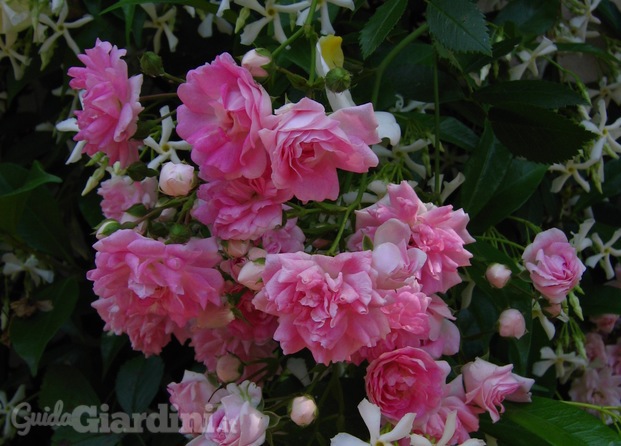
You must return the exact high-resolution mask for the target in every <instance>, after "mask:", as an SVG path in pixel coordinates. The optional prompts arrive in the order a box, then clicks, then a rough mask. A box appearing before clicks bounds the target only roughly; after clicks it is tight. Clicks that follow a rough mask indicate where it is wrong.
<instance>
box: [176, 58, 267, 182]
mask: <svg viewBox="0 0 621 446" xmlns="http://www.w3.org/2000/svg"><path fill="white" fill-rule="evenodd" d="M186 79H187V80H186V82H185V83H184V84H181V85H180V86H179V88H178V89H177V94H178V95H179V98H180V99H181V101H182V102H183V105H181V106H179V108H178V109H177V115H178V124H177V133H179V136H181V137H182V138H183V139H185V140H186V141H187V142H188V143H190V144H191V145H192V146H193V149H192V154H191V156H192V160H193V161H194V162H195V163H196V164H197V165H198V166H199V169H200V176H201V178H203V179H204V180H213V179H233V178H238V177H241V176H243V177H246V178H258V177H260V176H261V175H262V174H263V172H264V170H265V168H266V166H267V153H266V152H265V149H264V147H263V145H262V144H261V141H260V139H259V137H258V131H259V130H260V129H261V128H263V127H265V122H264V121H265V118H266V117H267V116H271V113H272V104H271V101H270V97H269V95H268V93H267V92H266V91H265V90H264V89H263V87H261V86H260V85H259V84H257V83H256V82H255V80H254V79H253V78H252V75H251V74H250V72H249V71H248V70H247V69H245V68H242V67H240V66H238V65H237V64H236V63H235V61H234V60H233V57H231V55H230V54H228V53H223V54H220V55H219V56H217V57H216V58H215V60H214V61H213V62H212V63H211V64H205V65H203V66H202V67H199V68H197V69H195V70H191V71H190V72H189V73H188V74H187V76H186Z"/></svg>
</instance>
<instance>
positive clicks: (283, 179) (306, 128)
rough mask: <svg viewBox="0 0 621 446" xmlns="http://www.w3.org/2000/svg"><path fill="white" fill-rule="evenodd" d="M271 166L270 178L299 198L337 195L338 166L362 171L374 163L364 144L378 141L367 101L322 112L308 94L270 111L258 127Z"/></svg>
mask: <svg viewBox="0 0 621 446" xmlns="http://www.w3.org/2000/svg"><path fill="white" fill-rule="evenodd" d="M259 135H260V136H261V140H262V141H263V144H264V146H265V147H266V149H267V151H268V153H269V157H270V160H271V166H272V179H273V181H274V185H275V186H276V187H277V188H279V189H287V190H289V191H291V192H292V193H293V195H295V196H296V197H297V198H299V199H300V200H301V201H303V202H307V201H309V200H316V201H322V200H325V199H330V200H336V198H337V197H338V195H339V182H338V175H337V169H342V170H346V171H349V172H357V173H362V172H366V171H368V170H369V168H371V167H375V166H376V165H377V163H378V159H377V156H376V155H375V154H374V153H373V151H372V150H371V149H370V147H369V144H374V143H378V142H379V137H378V136H377V121H376V120H375V116H374V115H373V108H372V106H371V105H370V104H367V105H362V106H358V107H351V108H349V109H342V110H339V111H338V112H335V113H333V114H332V115H330V116H326V112H325V109H324V108H323V106H322V105H321V104H320V103H318V102H315V101H313V100H312V99H309V98H303V99H301V100H300V101H299V102H297V103H295V104H286V105H284V106H282V107H281V108H279V109H278V110H276V111H275V119H273V124H272V125H271V126H270V128H266V129H263V130H261V131H260V132H259Z"/></svg>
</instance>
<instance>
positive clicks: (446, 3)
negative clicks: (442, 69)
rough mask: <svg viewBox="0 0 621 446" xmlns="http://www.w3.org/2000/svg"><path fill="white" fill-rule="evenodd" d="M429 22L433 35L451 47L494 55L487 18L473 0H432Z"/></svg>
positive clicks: (461, 50) (429, 7) (459, 50)
mask: <svg viewBox="0 0 621 446" xmlns="http://www.w3.org/2000/svg"><path fill="white" fill-rule="evenodd" d="M427 23H429V31H430V32H431V34H432V35H433V37H434V38H435V39H436V40H437V41H438V42H439V43H440V44H442V45H444V46H445V47H446V48H448V49H450V50H453V51H457V52H469V51H473V52H477V53H482V54H486V55H491V54H492V46H491V43H490V39H489V34H488V31H487V27H486V23H485V18H484V16H483V14H482V13H481V11H479V9H478V8H477V7H476V5H475V4H474V3H473V2H471V1H469V0H429V3H428V4H427Z"/></svg>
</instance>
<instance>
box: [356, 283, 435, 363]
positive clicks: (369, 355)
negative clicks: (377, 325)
mask: <svg viewBox="0 0 621 446" xmlns="http://www.w3.org/2000/svg"><path fill="white" fill-rule="evenodd" d="M385 298H386V300H387V302H389V303H388V304H386V305H385V306H383V307H382V312H383V313H384V314H386V316H387V318H388V323H389V325H390V332H389V333H388V334H387V335H386V337H385V338H384V339H381V340H380V341H378V343H377V345H375V346H374V347H362V348H360V349H359V350H358V351H357V352H356V353H355V354H354V355H353V356H352V362H354V363H356V364H360V363H361V362H362V361H363V360H365V359H366V360H368V361H372V360H374V359H375V358H377V357H379V356H380V355H381V354H382V353H385V352H389V351H393V350H396V349H398V348H402V347H407V346H412V347H419V346H420V345H421V344H422V342H423V341H424V340H428V339H429V332H430V325H429V324H430V315H429V313H428V311H427V309H428V306H429V304H430V302H431V298H430V297H428V296H426V295H425V294H423V293H421V292H420V286H418V285H417V284H414V285H413V286H404V287H401V288H399V289H398V290H394V291H392V292H387V293H386V294H385Z"/></svg>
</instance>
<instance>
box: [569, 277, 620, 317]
mask: <svg viewBox="0 0 621 446" xmlns="http://www.w3.org/2000/svg"><path fill="white" fill-rule="evenodd" d="M580 286H581V287H582V289H583V290H584V295H581V294H579V295H578V297H579V298H580V306H581V307H582V312H583V313H584V315H585V316H598V315H601V314H608V313H612V314H621V289H619V288H615V287H612V286H608V285H594V284H589V283H581V284H580Z"/></svg>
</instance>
